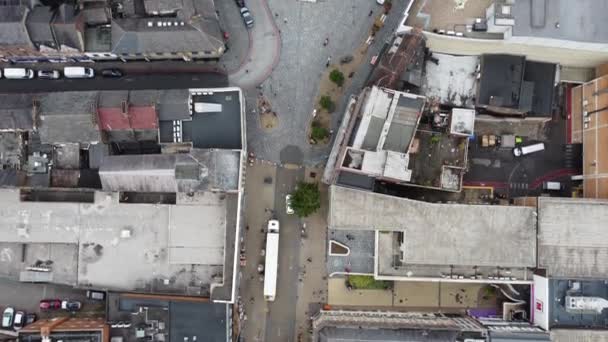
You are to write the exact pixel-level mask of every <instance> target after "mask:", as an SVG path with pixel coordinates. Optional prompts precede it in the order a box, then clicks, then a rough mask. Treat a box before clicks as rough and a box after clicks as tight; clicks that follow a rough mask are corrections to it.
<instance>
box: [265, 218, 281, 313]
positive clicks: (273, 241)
mask: <svg viewBox="0 0 608 342" xmlns="http://www.w3.org/2000/svg"><path fill="white" fill-rule="evenodd" d="M278 268H279V221H277V220H270V221H268V233H267V234H266V264H265V266H264V299H265V300H267V301H270V302H272V301H273V300H274V297H275V295H276V292H277V272H278Z"/></svg>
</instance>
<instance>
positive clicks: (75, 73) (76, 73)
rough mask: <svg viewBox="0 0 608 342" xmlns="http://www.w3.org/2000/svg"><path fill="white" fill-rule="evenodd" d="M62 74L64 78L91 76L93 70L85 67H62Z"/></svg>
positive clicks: (93, 75)
mask: <svg viewBox="0 0 608 342" xmlns="http://www.w3.org/2000/svg"><path fill="white" fill-rule="evenodd" d="M63 76H65V77H66V78H93V77H95V70H93V68H85V67H65V68H63Z"/></svg>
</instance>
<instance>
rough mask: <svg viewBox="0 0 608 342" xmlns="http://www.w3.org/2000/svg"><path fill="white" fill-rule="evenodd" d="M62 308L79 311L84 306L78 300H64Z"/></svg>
mask: <svg viewBox="0 0 608 342" xmlns="http://www.w3.org/2000/svg"><path fill="white" fill-rule="evenodd" d="M61 308H62V309H63V310H67V311H78V310H80V308H82V303H81V302H79V301H76V300H69V299H68V300H64V301H62V302H61Z"/></svg>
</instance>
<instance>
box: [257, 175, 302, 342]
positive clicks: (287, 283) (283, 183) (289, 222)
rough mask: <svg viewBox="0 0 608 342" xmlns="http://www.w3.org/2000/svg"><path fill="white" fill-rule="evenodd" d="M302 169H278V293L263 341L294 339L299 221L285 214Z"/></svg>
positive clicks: (282, 341) (295, 217)
mask: <svg viewBox="0 0 608 342" xmlns="http://www.w3.org/2000/svg"><path fill="white" fill-rule="evenodd" d="M303 178H304V169H301V168H300V169H285V168H279V169H277V175H276V188H275V201H274V202H275V213H276V217H277V219H278V220H279V222H280V223H281V230H280V238H279V272H278V280H277V294H276V299H275V301H274V302H272V303H269V305H268V308H269V311H268V316H267V318H266V334H265V337H266V339H265V340H266V341H269V342H274V341H276V342H289V341H292V340H293V336H294V333H295V323H296V302H297V294H298V286H297V284H298V273H299V271H300V269H299V265H300V260H299V259H300V246H301V233H300V219H299V218H298V217H297V216H295V215H287V213H286V212H285V195H287V194H289V193H291V192H293V191H294V189H295V186H296V184H297V182H298V181H299V180H302V179H303Z"/></svg>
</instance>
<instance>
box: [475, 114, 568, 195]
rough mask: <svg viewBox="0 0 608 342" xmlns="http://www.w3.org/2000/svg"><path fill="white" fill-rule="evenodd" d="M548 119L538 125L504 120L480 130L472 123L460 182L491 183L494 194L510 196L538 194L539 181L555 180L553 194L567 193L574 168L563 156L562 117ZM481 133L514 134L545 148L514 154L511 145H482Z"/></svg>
mask: <svg viewBox="0 0 608 342" xmlns="http://www.w3.org/2000/svg"><path fill="white" fill-rule="evenodd" d="M549 119H550V120H549V121H547V122H545V123H539V124H538V129H530V127H526V126H521V125H520V126H509V125H505V124H498V125H496V127H495V128H494V129H492V128H491V127H490V126H488V125H485V126H484V131H478V128H477V127H476V139H475V140H474V141H471V143H470V144H469V170H468V172H467V173H466V174H465V176H464V185H469V186H491V187H493V188H494V189H495V193H497V194H498V195H505V196H507V197H510V198H513V197H518V196H538V195H540V194H541V193H543V186H542V185H543V182H546V181H558V182H560V183H562V184H563V189H562V190H561V191H559V193H557V192H554V193H553V195H562V196H563V195H567V194H568V193H569V192H570V191H571V181H570V176H572V175H574V174H577V172H578V170H576V168H572V167H571V166H570V165H568V161H567V160H566V158H565V154H564V146H565V145H566V121H565V119H563V118H562V117H561V116H559V115H557V116H555V117H553V118H549ZM481 134H494V135H496V136H501V135H503V134H515V135H517V136H518V137H521V139H522V140H523V142H522V143H521V145H522V146H526V145H530V144H533V143H535V142H544V144H545V150H543V151H539V152H535V153H531V154H529V155H525V156H520V157H516V156H514V154H513V149H512V148H511V147H504V146H499V145H497V146H491V147H483V146H482V138H481V137H482V135H481Z"/></svg>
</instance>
